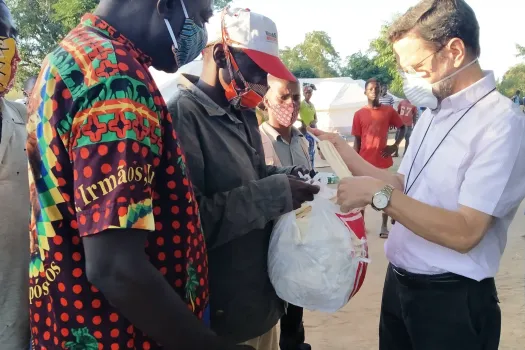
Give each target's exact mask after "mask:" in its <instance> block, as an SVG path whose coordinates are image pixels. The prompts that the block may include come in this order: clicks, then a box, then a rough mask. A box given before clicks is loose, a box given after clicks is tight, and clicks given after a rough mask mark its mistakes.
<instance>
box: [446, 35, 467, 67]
mask: <svg viewBox="0 0 525 350" xmlns="http://www.w3.org/2000/svg"><path fill="white" fill-rule="evenodd" d="M447 48H448V51H449V52H450V54H451V55H452V59H453V60H454V67H456V68H459V67H460V66H461V65H462V64H463V62H464V61H465V58H466V56H467V48H466V47H465V43H464V42H463V40H461V39H459V38H454V39H452V40H450V41H449V43H448V45H447Z"/></svg>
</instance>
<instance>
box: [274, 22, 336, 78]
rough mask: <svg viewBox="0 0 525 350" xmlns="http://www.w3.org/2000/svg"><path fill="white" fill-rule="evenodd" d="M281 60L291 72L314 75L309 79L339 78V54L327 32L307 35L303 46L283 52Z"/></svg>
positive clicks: (315, 32) (288, 48)
mask: <svg viewBox="0 0 525 350" xmlns="http://www.w3.org/2000/svg"><path fill="white" fill-rule="evenodd" d="M281 58H282V59H283V61H284V63H285V64H286V65H287V66H288V68H289V69H290V70H291V71H296V72H302V73H301V74H305V73H307V72H310V73H314V74H313V75H314V76H312V77H307V78H313V77H319V78H332V77H338V76H339V61H340V58H339V53H338V52H337V51H336V50H335V48H334V46H333V45H332V39H331V38H330V36H328V34H327V33H326V32H322V31H314V32H310V33H307V34H306V37H305V40H304V41H303V42H302V43H301V44H299V45H297V46H295V47H293V48H290V47H287V48H285V49H284V50H282V51H281Z"/></svg>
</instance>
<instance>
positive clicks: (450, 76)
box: [432, 57, 479, 85]
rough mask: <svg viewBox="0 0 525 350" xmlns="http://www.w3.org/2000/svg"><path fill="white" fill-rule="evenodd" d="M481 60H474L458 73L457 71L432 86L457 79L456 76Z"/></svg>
mask: <svg viewBox="0 0 525 350" xmlns="http://www.w3.org/2000/svg"><path fill="white" fill-rule="evenodd" d="M478 60H479V58H478V57H476V58H475V59H474V60H472V61H470V62H469V63H468V64H466V65H464V66H463V67H461V68H460V69H458V70H457V71H455V72H454V73H452V74H450V75H449V76H448V77H445V78H443V79H441V80H439V81H436V82H435V83H432V85H437V84H440V83H442V82H444V81H445V80H447V79H450V78H453V77H455V76H456V75H458V74H459V73H461V72H463V71H464V70H465V69H467V68H468V67H470V66H472V65H473V64H474V63H476V62H478Z"/></svg>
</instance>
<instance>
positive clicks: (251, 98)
mask: <svg viewBox="0 0 525 350" xmlns="http://www.w3.org/2000/svg"><path fill="white" fill-rule="evenodd" d="M224 50H225V54H226V61H227V64H228V70H229V72H230V77H231V82H230V84H228V86H227V87H226V89H225V90H226V98H227V99H228V101H229V102H230V104H231V105H232V106H234V107H237V108H238V107H240V108H252V109H253V108H255V107H257V106H258V105H259V104H260V103H261V102H262V100H263V96H264V95H265V94H266V91H267V90H268V88H267V87H266V86H264V85H260V84H254V83H249V82H247V81H246V79H244V77H243V75H242V73H241V71H240V69H239V66H238V65H237V62H235V58H233V55H232V54H231V52H230V50H228V46H227V45H224ZM234 77H238V78H239V79H240V80H241V81H242V83H243V85H244V88H241V87H239V86H238V84H237V82H236V81H235V79H234Z"/></svg>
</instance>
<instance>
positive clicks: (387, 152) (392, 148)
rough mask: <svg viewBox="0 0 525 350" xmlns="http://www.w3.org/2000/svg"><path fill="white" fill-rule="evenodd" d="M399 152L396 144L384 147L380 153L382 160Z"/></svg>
mask: <svg viewBox="0 0 525 350" xmlns="http://www.w3.org/2000/svg"><path fill="white" fill-rule="evenodd" d="M398 150H399V147H398V146H397V145H396V144H393V145H390V146H386V147H385V149H384V150H383V152H381V156H382V157H383V158H388V157H390V156H392V155H393V154H394V153H396V152H397V151H398Z"/></svg>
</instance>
